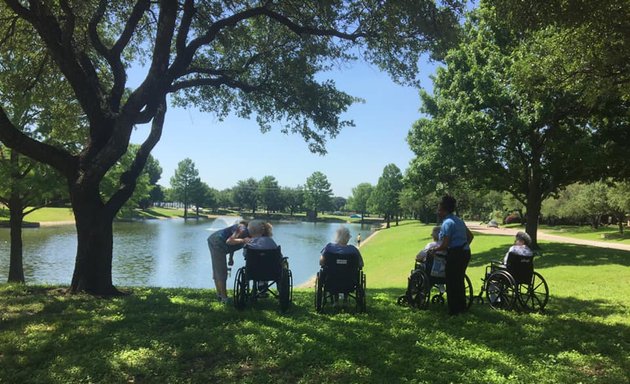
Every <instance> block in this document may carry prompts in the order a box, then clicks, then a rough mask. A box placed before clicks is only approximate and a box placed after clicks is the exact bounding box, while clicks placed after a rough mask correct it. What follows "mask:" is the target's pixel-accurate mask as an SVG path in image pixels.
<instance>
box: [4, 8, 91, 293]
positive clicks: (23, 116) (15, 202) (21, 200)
mask: <svg viewBox="0 0 630 384" xmlns="http://www.w3.org/2000/svg"><path fill="white" fill-rule="evenodd" d="M0 20H2V21H3V23H2V24H1V26H0V36H2V37H1V40H0V41H1V43H0V105H1V106H4V110H5V113H6V114H7V115H8V116H10V118H11V119H12V121H13V122H14V127H15V129H17V130H19V132H20V133H21V134H23V135H25V136H27V137H29V138H31V139H33V138H37V139H40V140H44V141H46V142H48V143H56V145H59V146H62V147H64V148H67V149H70V148H72V147H73V146H72V144H69V142H72V141H73V140H77V138H78V137H79V136H80V134H79V133H78V132H77V130H76V127H78V126H80V124H81V116H80V109H79V108H78V105H77V103H76V102H73V101H72V100H71V98H70V96H69V95H70V94H71V92H70V89H69V87H68V86H67V85H66V84H65V82H64V81H63V79H60V78H59V77H58V76H57V74H56V73H55V71H54V67H53V66H52V62H51V58H50V56H49V55H48V54H47V52H46V50H45V49H43V47H41V46H34V47H32V48H33V49H32V50H31V52H30V54H29V55H26V56H20V55H15V53H14V52H15V51H17V50H19V49H21V48H22V47H23V46H25V45H28V44H30V36H27V33H26V30H27V29H28V25H27V24H26V23H25V22H23V21H20V20H15V19H13V20H11V18H10V17H9V15H8V12H7V10H6V9H4V8H3V7H0ZM9 20H10V22H8V21H9ZM62 200H64V201H65V200H67V186H66V185H65V184H64V182H63V179H62V178H61V177H60V174H59V173H58V172H56V171H55V170H54V169H53V168H51V167H49V166H46V165H45V164H41V163H37V162H36V161H34V160H32V159H29V158H28V157H26V156H23V155H22V154H20V153H19V152H18V151H15V150H12V149H10V148H8V147H6V146H5V145H3V144H2V143H0V203H2V204H4V205H5V206H6V207H7V208H8V210H9V227H10V240H11V241H10V256H9V274H8V281H9V282H21V283H24V268H23V242H22V226H23V221H24V217H25V216H26V215H28V214H29V213H31V212H33V211H35V210H37V209H40V208H42V207H44V206H46V205H48V204H50V203H53V202H57V203H58V202H60V201H62Z"/></svg>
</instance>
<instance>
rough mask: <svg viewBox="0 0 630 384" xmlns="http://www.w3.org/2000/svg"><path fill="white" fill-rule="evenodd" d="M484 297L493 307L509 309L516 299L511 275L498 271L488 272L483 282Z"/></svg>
mask: <svg viewBox="0 0 630 384" xmlns="http://www.w3.org/2000/svg"><path fill="white" fill-rule="evenodd" d="M485 291H486V299H487V300H488V303H490V306H491V307H492V308H494V309H511V308H512V307H513V305H514V302H515V301H516V287H515V284H514V280H513V279H512V277H511V276H510V275H509V274H507V273H506V272H503V271H499V272H495V273H492V274H490V276H488V278H487V279H486V282H485Z"/></svg>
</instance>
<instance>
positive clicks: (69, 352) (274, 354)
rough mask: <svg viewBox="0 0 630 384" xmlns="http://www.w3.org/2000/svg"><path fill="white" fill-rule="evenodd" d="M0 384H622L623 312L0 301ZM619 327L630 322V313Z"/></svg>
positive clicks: (167, 293)
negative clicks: (284, 309)
mask: <svg viewBox="0 0 630 384" xmlns="http://www.w3.org/2000/svg"><path fill="white" fill-rule="evenodd" d="M0 292H1V294H2V295H1V296H0V300H2V306H3V308H6V314H3V317H2V321H1V322H0V325H1V327H0V329H1V330H2V332H0V341H1V343H0V368H2V369H0V372H2V373H0V382H12V383H19V382H50V383H55V382H80V381H84V380H87V378H89V381H92V382H108V383H110V382H111V383H118V382H121V383H123V382H173V383H178V382H192V383H203V382H215V381H217V382H218V381H221V382H277V383H295V382H298V381H299V382H304V383H334V382H366V383H371V382H373V383H382V382H397V381H398V382H405V381H411V382H435V383H442V382H444V383H446V382H467V383H486V382H507V381H512V382H514V381H516V382H548V383H549V382H578V381H585V380H586V381H588V382H594V383H598V382H601V383H604V382H606V383H614V382H623V381H621V380H624V379H627V373H626V372H628V368H630V367H628V361H627V356H628V352H630V348H629V345H628V340H630V330H629V327H628V325H627V324H615V323H607V322H605V321H604V320H603V319H605V318H607V317H608V316H612V315H618V316H621V315H623V314H624V311H625V312H627V309H625V308H623V307H620V306H619V305H615V303H614V302H608V301H606V300H597V301H594V302H593V301H584V300H579V299H576V298H554V299H553V301H552V302H550V306H549V310H548V312H547V313H546V314H544V315H540V314H519V313H516V312H502V311H494V310H492V309H490V308H489V307H488V306H484V305H474V306H473V307H472V309H471V311H470V313H468V314H466V315H463V316H458V317H455V318H450V317H448V316H447V315H446V308H445V307H444V306H443V305H432V306H430V308H429V309H428V310H426V311H417V310H412V309H409V308H404V307H399V306H397V305H396V304H395V299H396V297H397V296H398V295H400V294H402V293H403V289H396V288H391V289H374V290H372V289H369V290H368V313H367V314H355V313H354V311H349V312H347V313H344V312H341V313H337V314H317V313H315V311H314V305H313V292H312V291H310V290H308V291H296V292H295V293H294V304H295V305H294V306H293V307H292V309H291V310H290V311H289V312H288V313H287V314H284V315H282V314H279V313H278V310H277V309H278V302H277V300H273V299H268V300H261V301H260V302H259V303H257V305H256V306H255V307H253V308H252V307H248V308H247V309H245V310H243V311H237V310H235V309H234V308H233V307H231V306H224V305H221V304H219V303H217V302H215V301H213V300H212V298H213V296H214V291H210V290H193V289H150V288H142V289H133V295H131V296H129V297H124V298H116V299H111V300H99V299H95V298H92V297H89V296H65V295H60V294H59V293H58V292H54V291H49V290H46V289H28V290H21V289H20V288H16V289H13V288H9V289H4V290H3V291H0ZM626 314H627V313H626Z"/></svg>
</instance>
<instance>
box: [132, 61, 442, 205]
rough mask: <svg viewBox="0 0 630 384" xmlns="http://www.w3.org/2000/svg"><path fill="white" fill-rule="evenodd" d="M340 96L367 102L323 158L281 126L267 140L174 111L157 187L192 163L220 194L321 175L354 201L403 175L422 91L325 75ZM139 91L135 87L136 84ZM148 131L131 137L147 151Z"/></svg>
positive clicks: (240, 125) (367, 76) (428, 69)
mask: <svg viewBox="0 0 630 384" xmlns="http://www.w3.org/2000/svg"><path fill="white" fill-rule="evenodd" d="M435 68H436V65H435V64H434V63H427V64H424V65H422V67H421V71H422V73H421V77H420V81H421V85H422V87H424V88H427V89H429V90H430V89H431V88H432V87H431V85H432V84H431V81H430V79H429V75H431V74H432V73H433V72H434V71H435ZM142 72H143V70H142V69H141V68H137V69H135V70H134V71H132V72H131V73H130V85H132V86H133V85H134V84H133V83H134V81H138V80H139V79H141V75H142ZM322 78H330V79H333V80H334V81H335V82H336V84H337V88H338V89H340V90H342V91H345V92H346V93H348V94H350V95H352V96H355V97H359V98H362V99H364V100H365V102H364V103H356V104H353V105H352V106H351V107H350V108H349V109H348V110H347V111H346V112H345V113H344V114H343V115H342V117H343V118H344V119H346V120H354V123H355V126H354V127H345V128H344V129H343V130H342V131H341V133H340V134H339V135H337V137H336V138H334V139H329V140H328V142H327V145H326V148H327V151H328V153H327V154H326V155H324V156H322V155H318V154H314V153H311V152H310V151H309V149H308V145H307V144H306V143H305V142H304V140H303V138H302V137H301V136H300V135H296V134H289V135H286V134H283V133H281V132H280V125H277V126H273V127H272V130H271V131H269V132H267V133H264V134H263V133H261V132H260V130H259V128H258V126H257V125H256V122H255V121H254V120H246V119H241V118H237V117H233V116H230V117H228V118H227V119H225V120H224V121H219V120H218V119H217V118H216V116H214V115H212V114H210V113H203V112H200V111H199V110H197V109H195V108H194V107H193V108H188V109H183V108H175V107H173V106H169V109H168V111H167V114H166V120H165V123H164V129H163V133H162V137H161V139H160V141H159V142H158V144H157V145H156V146H155V148H154V149H153V151H152V155H153V157H155V158H156V159H157V160H158V161H159V163H160V165H161V167H162V170H163V171H162V178H161V179H160V181H159V182H158V183H159V184H161V185H162V186H165V187H170V178H171V177H172V176H173V173H174V171H175V169H176V168H177V164H178V163H179V162H180V161H182V160H184V159H185V158H190V159H191V160H192V161H193V162H194V164H195V166H196V168H197V169H198V170H199V176H200V178H201V180H202V181H204V182H205V183H206V184H208V185H209V186H210V187H212V188H215V189H218V190H222V189H225V188H230V187H233V186H235V185H236V184H237V182H238V181H239V180H245V179H248V178H250V177H253V178H254V179H256V180H260V179H262V178H263V177H264V176H268V175H270V176H274V177H275V178H276V179H277V181H278V184H279V185H280V186H281V187H297V186H298V185H304V184H305V183H306V179H307V178H308V177H309V176H310V175H312V174H313V172H315V171H320V172H322V173H323V174H324V175H326V177H327V178H328V181H329V182H330V184H331V188H332V190H333V195H334V196H341V197H345V198H347V197H349V196H351V195H352V188H354V187H356V186H357V185H358V184H360V183H365V182H367V183H370V184H372V185H376V183H377V182H378V178H379V177H380V176H381V174H382V172H383V168H384V167H385V166H386V165H388V164H390V163H394V164H396V166H398V168H400V169H401V171H402V172H403V173H404V172H405V170H406V169H407V167H408V165H409V162H410V161H411V159H412V158H413V157H414V154H413V152H412V151H411V150H410V148H409V145H408V144H407V141H406V137H407V134H408V132H409V130H410V128H411V126H412V125H413V123H414V122H415V121H416V120H418V119H419V118H420V117H421V114H420V112H419V109H420V97H419V92H418V89H417V88H413V87H404V86H400V85H397V84H395V83H394V82H393V81H392V80H391V78H390V77H389V76H388V75H387V74H386V73H384V72H381V71H380V70H379V69H378V68H376V67H374V66H371V65H369V64H366V63H364V62H355V63H353V64H352V65H349V66H347V67H345V68H343V69H338V70H335V71H332V72H329V73H326V74H324V76H322ZM136 85H137V83H136ZM148 131H149V126H139V127H137V129H136V130H135V132H134V134H133V136H132V139H131V140H132V142H133V143H141V142H142V141H143V140H144V139H145V137H146V135H147V134H148Z"/></svg>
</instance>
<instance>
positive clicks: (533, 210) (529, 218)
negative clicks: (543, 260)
mask: <svg viewBox="0 0 630 384" xmlns="http://www.w3.org/2000/svg"><path fill="white" fill-rule="evenodd" d="M541 207H542V196H541V193H540V190H539V189H538V188H532V189H530V193H529V196H528V198H527V205H526V208H527V213H526V216H525V217H526V219H525V220H526V224H525V232H527V234H528V235H529V237H531V239H532V244H531V248H532V249H539V248H540V247H539V246H538V218H539V216H540V210H541Z"/></svg>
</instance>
